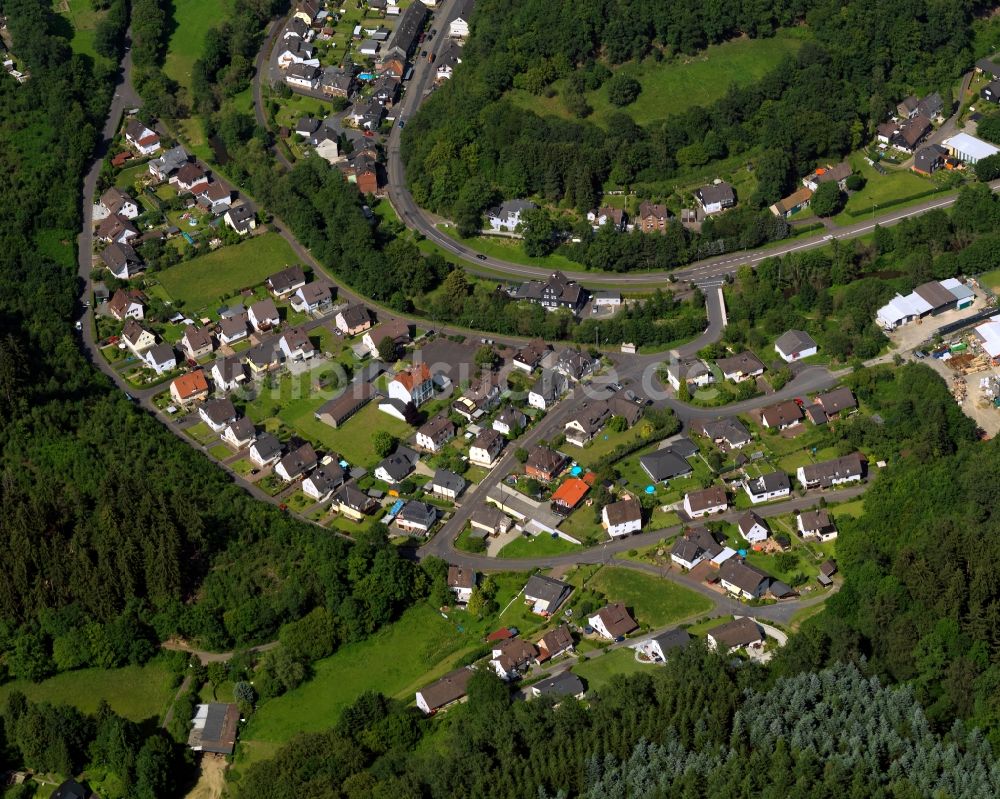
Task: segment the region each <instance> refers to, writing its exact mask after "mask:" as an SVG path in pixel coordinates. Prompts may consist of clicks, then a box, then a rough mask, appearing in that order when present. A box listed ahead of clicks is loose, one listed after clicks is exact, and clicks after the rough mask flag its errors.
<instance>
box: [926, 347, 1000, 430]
mask: <svg viewBox="0 0 1000 799" xmlns="http://www.w3.org/2000/svg"><path fill="white" fill-rule="evenodd" d="M924 363H926V364H927V365H928V366H930V367H931V368H932V369H933V370H934V371H935V372H937V373H938V374H940V375H941V376H942V377H943V378H944V380H945V382H946V383H947V384H948V387H949V388H952V389H953V390H954V384H955V381H956V380H961V381H963V382H964V383H965V399H964V400H962V401H961V402H959V404H958V407H960V408H961V409H962V411H963V412H964V413H965V415H966V416H968V417H969V418H970V419H972V420H973V421H975V423H976V424H977V425H978V426H979V427H981V428H982V429H983V430H984V431H985V432H986V434H987V435H988V436H989V437H990V438H993V437H994V436H996V435H998V434H1000V408H994V407H993V402H992V400H990V399H989V398H988V397H986V396H984V394H983V391H982V389H980V387H979V381H980V380H982V378H984V377H988V376H990V375H998V376H1000V368H998V367H994V368H990V369H987V370H986V371H982V372H973V373H970V374H966V375H957V374H956V373H955V371H954V370H953V369H952V368H951V367H950V366H949V365H948V362H947V361H941V360H938V359H937V358H926V359H924Z"/></svg>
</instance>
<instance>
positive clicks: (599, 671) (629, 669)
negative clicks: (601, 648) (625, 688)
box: [573, 647, 653, 691]
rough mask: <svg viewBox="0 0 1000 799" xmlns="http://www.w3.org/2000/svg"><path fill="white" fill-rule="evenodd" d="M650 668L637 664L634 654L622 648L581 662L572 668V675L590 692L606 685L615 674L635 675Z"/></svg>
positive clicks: (649, 666) (650, 667)
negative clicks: (582, 682)
mask: <svg viewBox="0 0 1000 799" xmlns="http://www.w3.org/2000/svg"><path fill="white" fill-rule="evenodd" d="M652 668H653V667H652V666H651V665H649V664H645V663H639V662H638V661H637V660H636V659H635V652H633V651H632V650H631V649H629V648H628V647H623V648H621V649H613V650H611V651H610V652H608V653H606V654H604V655H598V656H597V657H595V658H591V659H589V660H585V661H583V662H581V663H580V664H579V665H577V666H574V667H573V673H574V674H576V675H577V676H579V677H581V678H582V679H583V681H584V682H585V683H586V685H587V690H588V691H590V690H593V689H595V688H601V687H602V686H604V685H607V684H608V683H609V682H610V681H611V678H612V677H614V676H615V675H616V674H635V673H636V672H637V671H648V670H650V669H652Z"/></svg>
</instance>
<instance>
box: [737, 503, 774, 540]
mask: <svg viewBox="0 0 1000 799" xmlns="http://www.w3.org/2000/svg"><path fill="white" fill-rule="evenodd" d="M736 527H737V528H738V529H739V531H740V535H741V536H743V538H744V540H746V541H747V542H748V543H749V544H759V543H760V542H761V541H764V540H766V539H767V537H768V536H769V535H770V534H771V531H770V529H769V528H768V526H767V522H765V521H764V520H763V519H762V518H761V517H760V516H758V515H757V514H756V513H754V512H753V511H752V510H748V511H747V512H746V513H744V514H743V515H742V516H740V518H739V519H738V520H737V522H736Z"/></svg>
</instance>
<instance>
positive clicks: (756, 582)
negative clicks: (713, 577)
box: [719, 558, 771, 595]
mask: <svg viewBox="0 0 1000 799" xmlns="http://www.w3.org/2000/svg"><path fill="white" fill-rule="evenodd" d="M719 576H720V577H721V578H722V579H723V580H725V581H726V582H727V583H732V584H733V585H735V586H736V587H737V588H739V589H740V590H741V591H746V592H747V593H750V594H758V595H759V594H760V593H761V591H760V587H761V584H762V583H770V582H771V577H770V575H768V574H767V573H765V572H762V571H761V570H760V569H758V568H756V567H754V566H751V565H750V564H749V563H744V562H743V561H741V560H740V559H739V558H730V559H729V560H727V561H726V562H725V563H723V564H722V566H720V567H719Z"/></svg>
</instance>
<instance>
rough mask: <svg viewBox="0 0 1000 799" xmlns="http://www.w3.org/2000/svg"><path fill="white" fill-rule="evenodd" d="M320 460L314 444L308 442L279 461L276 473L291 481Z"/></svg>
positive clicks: (275, 468)
mask: <svg viewBox="0 0 1000 799" xmlns="http://www.w3.org/2000/svg"><path fill="white" fill-rule="evenodd" d="M318 460H319V459H318V458H317V457H316V450H314V449H313V447H312V444H309V443H306V444H303V445H302V446H301V447H299V448H298V449H297V450H294V451H293V452H289V453H288V454H287V455H286V456H285V457H284V458H282V459H281V460H280V461H278V465H277V466H275V467H274V473H275V474H276V475H278V477H280V478H281V479H282V480H284V481H285V482H286V483H290V482H292V481H293V480H297V479H298V478H300V477H302V476H303V475H304V474H305V473H306V472H308V471H309V470H310V469H312V468H313V467H314V466H315V465H316V463H317V461H318Z"/></svg>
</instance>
